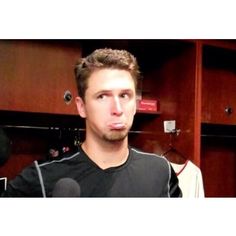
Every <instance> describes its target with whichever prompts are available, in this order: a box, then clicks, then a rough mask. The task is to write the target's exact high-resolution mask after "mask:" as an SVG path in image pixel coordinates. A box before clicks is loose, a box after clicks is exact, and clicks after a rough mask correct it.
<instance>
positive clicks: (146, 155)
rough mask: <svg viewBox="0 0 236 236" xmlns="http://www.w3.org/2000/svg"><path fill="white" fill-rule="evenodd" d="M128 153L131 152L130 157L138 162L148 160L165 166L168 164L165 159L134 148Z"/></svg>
mask: <svg viewBox="0 0 236 236" xmlns="http://www.w3.org/2000/svg"><path fill="white" fill-rule="evenodd" d="M130 151H131V152H132V155H133V156H134V157H135V158H136V159H139V160H149V161H152V162H158V163H165V164H167V163H168V161H167V160H166V158H165V157H163V156H160V155H158V154H156V153H151V152H145V151H142V150H140V149H137V148H134V147H130Z"/></svg>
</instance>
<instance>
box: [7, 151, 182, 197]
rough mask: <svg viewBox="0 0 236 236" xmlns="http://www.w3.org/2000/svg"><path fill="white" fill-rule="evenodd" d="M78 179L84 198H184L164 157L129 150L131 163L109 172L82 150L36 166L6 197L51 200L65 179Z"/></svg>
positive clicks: (12, 184) (9, 188) (14, 183)
mask: <svg viewBox="0 0 236 236" xmlns="http://www.w3.org/2000/svg"><path fill="white" fill-rule="evenodd" d="M65 177H67V178H72V179H74V180H76V181H77V182H78V183H79V185H80V188H81V197H181V196H182V193H181V190H180V188H179V186H178V179H177V177H176V175H175V173H174V171H173V169H172V167H171V165H170V163H169V162H168V161H167V160H166V159H165V158H163V157H160V156H158V155H155V154H151V153H144V152H141V151H139V150H137V149H134V148H129V156H128V159H127V161H126V162H125V163H124V164H123V165H120V166H118V167H111V168H107V169H105V170H103V169H101V168H100V167H98V166H97V165H96V164H95V163H94V162H93V161H92V160H91V159H89V157H88V156H87V155H86V154H85V152H84V151H83V150H82V148H81V147H79V149H78V151H76V152H75V153H73V154H70V155H68V154H67V155H66V156H64V157H62V158H60V159H58V160H53V161H50V162H44V163H41V164H39V163H38V162H37V161H35V162H34V164H33V165H32V166H30V167H28V168H26V169H25V170H23V172H22V173H21V174H20V175H18V176H17V177H16V178H15V179H14V180H12V181H10V182H9V184H8V186H7V191H6V192H5V193H4V195H3V196H8V197H14V196H15V197H43V196H44V197H51V196H52V191H53V189H54V186H55V184H56V182H57V181H58V180H60V179H61V178H65Z"/></svg>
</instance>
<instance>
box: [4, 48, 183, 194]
mask: <svg viewBox="0 0 236 236" xmlns="http://www.w3.org/2000/svg"><path fill="white" fill-rule="evenodd" d="M75 75H76V80H77V84H78V93H79V96H78V97H77V98H76V105H77V109H78V113H79V115H80V116H81V117H82V118H84V119H85V123H86V133H85V141H84V142H83V143H82V145H81V146H80V147H79V148H78V151H77V152H75V153H74V154H73V155H67V156H64V157H62V158H61V159H60V160H54V161H51V162H45V163H43V164H38V163H37V162H35V163H34V165H32V166H31V167H29V168H27V169H25V170H24V171H23V172H22V173H21V174H20V175H19V176H18V177H16V179H15V180H13V181H11V182H10V183H9V185H8V188H7V191H6V192H5V196H44V197H48V196H54V195H53V193H54V186H55V184H56V183H58V181H59V180H60V179H62V178H67V179H68V178H71V179H73V180H76V181H77V183H78V184H79V186H80V190H81V197H181V196H182V193H181V190H180V188H179V186H178V179H177V177H176V175H175V173H174V171H173V169H172V168H171V166H170V164H169V162H168V161H167V160H166V159H164V158H162V157H159V156H157V155H155V154H148V153H144V152H141V151H138V150H137V149H134V148H131V147H129V145H128V132H129V130H130V128H131V126H132V123H133V118H134V115H135V112H136V87H137V80H138V78H139V75H140V73H139V67H138V64H137V61H136V59H135V57H134V56H133V55H131V54H130V53H129V52H127V51H125V50H112V49H99V50H95V51H94V52H93V53H92V54H91V55H89V56H87V57H86V58H82V59H81V61H80V62H79V63H78V64H77V65H76V67H75Z"/></svg>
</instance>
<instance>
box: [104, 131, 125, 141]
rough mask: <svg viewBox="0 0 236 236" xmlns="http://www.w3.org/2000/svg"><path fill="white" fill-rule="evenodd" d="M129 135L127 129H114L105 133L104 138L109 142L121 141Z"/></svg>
mask: <svg viewBox="0 0 236 236" xmlns="http://www.w3.org/2000/svg"><path fill="white" fill-rule="evenodd" d="M127 135H128V132H127V131H112V133H110V134H105V135H104V136H103V138H104V139H105V140H106V141H109V142H119V141H123V140H125V139H126V137H127Z"/></svg>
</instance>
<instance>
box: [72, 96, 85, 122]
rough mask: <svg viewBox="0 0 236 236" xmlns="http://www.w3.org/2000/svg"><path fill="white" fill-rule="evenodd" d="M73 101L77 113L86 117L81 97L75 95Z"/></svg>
mask: <svg viewBox="0 0 236 236" xmlns="http://www.w3.org/2000/svg"><path fill="white" fill-rule="evenodd" d="M75 103H76V107H77V111H78V113H79V115H80V116H81V117H82V118H86V111H85V106H84V101H83V99H82V98H81V97H76V98H75Z"/></svg>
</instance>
